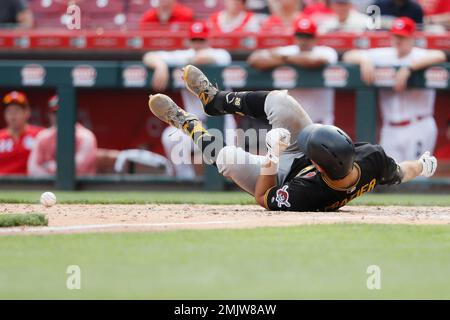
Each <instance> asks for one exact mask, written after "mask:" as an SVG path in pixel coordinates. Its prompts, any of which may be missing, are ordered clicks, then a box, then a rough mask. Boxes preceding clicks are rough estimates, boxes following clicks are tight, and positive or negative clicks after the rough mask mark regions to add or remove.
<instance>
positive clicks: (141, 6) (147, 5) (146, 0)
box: [128, 0, 155, 14]
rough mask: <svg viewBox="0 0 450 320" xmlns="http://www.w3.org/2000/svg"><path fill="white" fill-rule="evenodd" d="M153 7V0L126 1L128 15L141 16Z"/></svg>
mask: <svg viewBox="0 0 450 320" xmlns="http://www.w3.org/2000/svg"><path fill="white" fill-rule="evenodd" d="M154 5H155V1H153V0H128V13H136V14H143V13H144V12H145V11H147V10H149V9H151V8H153V7H154Z"/></svg>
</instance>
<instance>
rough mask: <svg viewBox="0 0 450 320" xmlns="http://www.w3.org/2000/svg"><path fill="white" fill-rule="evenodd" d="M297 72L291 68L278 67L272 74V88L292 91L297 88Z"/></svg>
mask: <svg viewBox="0 0 450 320" xmlns="http://www.w3.org/2000/svg"><path fill="white" fill-rule="evenodd" d="M297 78H298V74H297V70H295V69H294V68H292V67H286V66H282V67H278V68H276V69H275V70H273V72H272V79H273V86H274V87H275V88H283V89H292V88H295V87H296V86H297Z"/></svg>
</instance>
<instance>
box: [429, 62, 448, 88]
mask: <svg viewBox="0 0 450 320" xmlns="http://www.w3.org/2000/svg"><path fill="white" fill-rule="evenodd" d="M448 79H449V73H448V71H447V69H445V68H442V67H431V68H428V69H427V71H425V85H426V86H427V87H428V88H441V89H443V88H447V86H448Z"/></svg>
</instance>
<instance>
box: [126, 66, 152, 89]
mask: <svg viewBox="0 0 450 320" xmlns="http://www.w3.org/2000/svg"><path fill="white" fill-rule="evenodd" d="M122 78H123V85H124V86H125V87H144V86H145V85H146V83H147V69H145V68H144V67H142V66H140V65H131V66H129V67H127V68H125V69H124V70H123V71H122Z"/></svg>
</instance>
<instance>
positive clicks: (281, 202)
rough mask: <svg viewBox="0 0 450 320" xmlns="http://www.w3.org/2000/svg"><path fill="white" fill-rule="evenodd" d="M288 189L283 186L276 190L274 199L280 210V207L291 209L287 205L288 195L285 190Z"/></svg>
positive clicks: (289, 205)
mask: <svg viewBox="0 0 450 320" xmlns="http://www.w3.org/2000/svg"><path fill="white" fill-rule="evenodd" d="M288 188H289V186H284V187H283V188H281V189H278V190H277V193H276V195H277V197H276V198H275V200H276V201H277V203H278V208H281V207H282V206H285V207H287V208H290V207H291V204H290V203H289V201H288V200H289V193H288V191H287V189H288Z"/></svg>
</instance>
